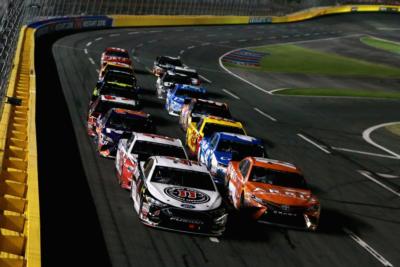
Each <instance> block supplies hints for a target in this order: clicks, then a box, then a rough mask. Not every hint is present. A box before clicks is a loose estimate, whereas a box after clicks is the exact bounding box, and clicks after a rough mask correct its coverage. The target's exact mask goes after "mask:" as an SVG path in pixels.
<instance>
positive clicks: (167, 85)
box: [156, 70, 192, 99]
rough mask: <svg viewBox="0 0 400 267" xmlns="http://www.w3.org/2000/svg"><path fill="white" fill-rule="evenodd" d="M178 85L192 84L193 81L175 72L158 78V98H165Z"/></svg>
mask: <svg viewBox="0 0 400 267" xmlns="http://www.w3.org/2000/svg"><path fill="white" fill-rule="evenodd" d="M176 84H189V85H191V84H192V79H191V78H190V77H189V76H187V75H185V74H179V73H175V72H173V71H170V70H169V71H167V72H165V73H164V74H163V75H162V76H161V77H158V78H157V81H156V90H157V96H158V98H161V99H162V98H164V97H165V95H166V93H167V92H168V91H169V90H171V89H173V88H174V87H175V85H176Z"/></svg>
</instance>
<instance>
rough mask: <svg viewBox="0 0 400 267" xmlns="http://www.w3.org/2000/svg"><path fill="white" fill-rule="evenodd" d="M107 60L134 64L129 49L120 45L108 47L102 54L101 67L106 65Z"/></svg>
mask: <svg viewBox="0 0 400 267" xmlns="http://www.w3.org/2000/svg"><path fill="white" fill-rule="evenodd" d="M107 62H119V63H124V64H128V65H131V64H132V60H131V59H130V57H129V53H128V51H127V50H126V49H123V48H118V47H108V48H106V50H105V51H104V52H103V53H102V54H101V67H104V66H105V64H106V63H107Z"/></svg>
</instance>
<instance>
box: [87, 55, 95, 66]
mask: <svg viewBox="0 0 400 267" xmlns="http://www.w3.org/2000/svg"><path fill="white" fill-rule="evenodd" d="M89 61H90V63H92V64H93V65H95V64H96V62H94V60H93V58H91V57H89Z"/></svg>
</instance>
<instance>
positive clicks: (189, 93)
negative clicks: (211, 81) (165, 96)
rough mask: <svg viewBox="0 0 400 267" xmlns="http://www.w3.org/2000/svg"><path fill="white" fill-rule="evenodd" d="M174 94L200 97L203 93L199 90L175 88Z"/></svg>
mask: <svg viewBox="0 0 400 267" xmlns="http://www.w3.org/2000/svg"><path fill="white" fill-rule="evenodd" d="M175 96H181V97H185V98H186V97H190V98H201V97H204V93H201V92H199V91H190V90H177V91H176V92H175Z"/></svg>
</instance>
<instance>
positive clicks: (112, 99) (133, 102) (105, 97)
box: [100, 95, 137, 106]
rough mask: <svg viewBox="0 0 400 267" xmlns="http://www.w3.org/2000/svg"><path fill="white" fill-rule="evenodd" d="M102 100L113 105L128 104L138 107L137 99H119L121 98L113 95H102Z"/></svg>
mask: <svg viewBox="0 0 400 267" xmlns="http://www.w3.org/2000/svg"><path fill="white" fill-rule="evenodd" d="M100 97H101V98H100V100H101V101H104V102H111V103H120V104H127V105H132V106H136V105H137V102H136V100H135V99H129V98H126V97H119V96H113V95H100Z"/></svg>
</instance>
